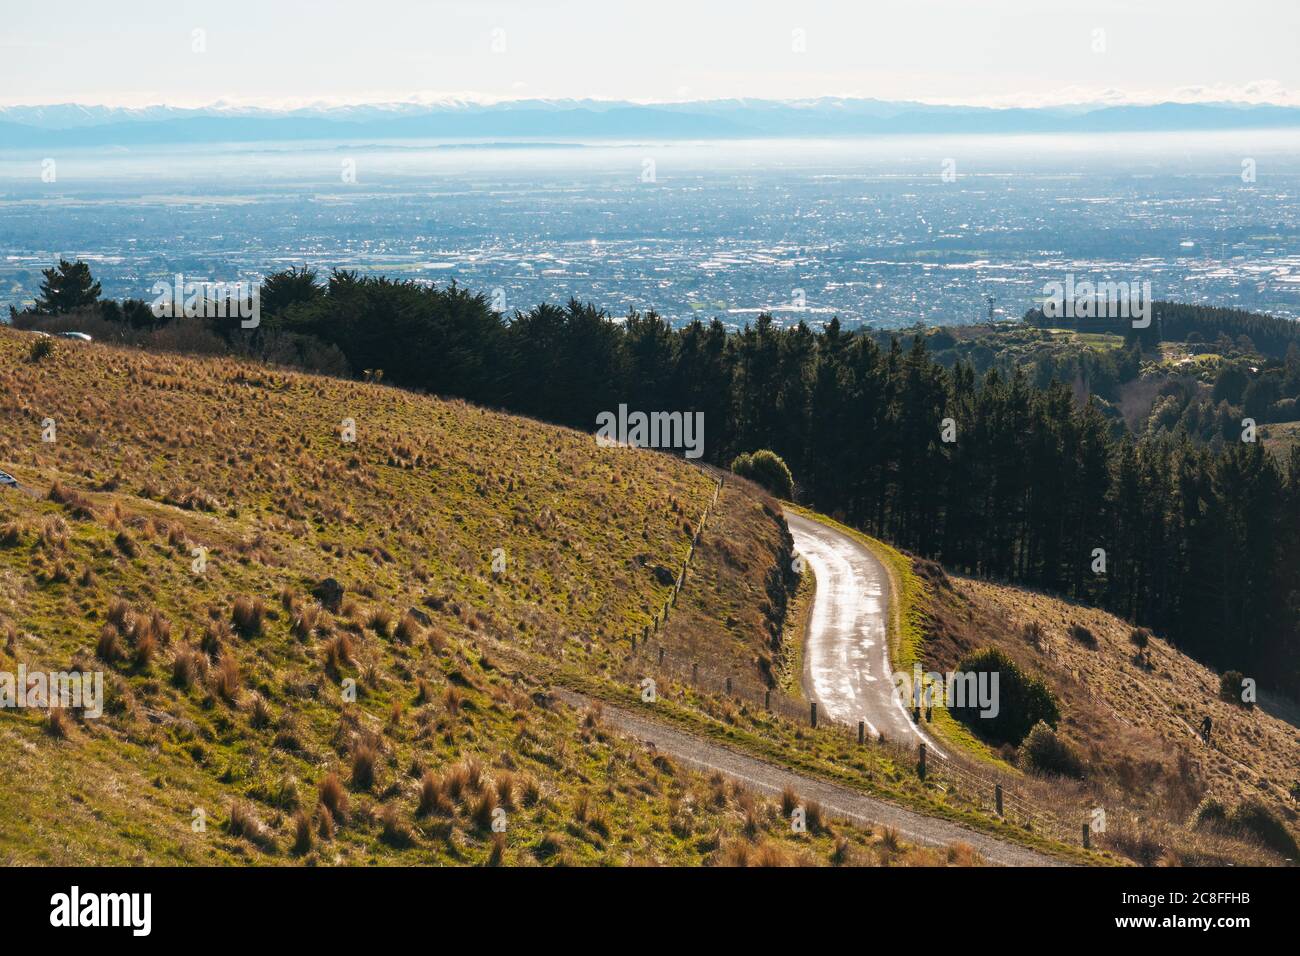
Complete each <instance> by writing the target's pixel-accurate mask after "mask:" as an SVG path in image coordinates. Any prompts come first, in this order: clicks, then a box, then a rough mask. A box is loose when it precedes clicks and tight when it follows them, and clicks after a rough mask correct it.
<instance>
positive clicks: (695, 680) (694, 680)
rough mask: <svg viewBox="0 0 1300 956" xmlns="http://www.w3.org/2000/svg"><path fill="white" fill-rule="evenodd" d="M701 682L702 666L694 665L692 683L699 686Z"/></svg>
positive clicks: (692, 666)
mask: <svg viewBox="0 0 1300 956" xmlns="http://www.w3.org/2000/svg"><path fill="white" fill-rule="evenodd" d="M699 682H700V665H699V664H692V665H691V683H692V684H698V683H699Z"/></svg>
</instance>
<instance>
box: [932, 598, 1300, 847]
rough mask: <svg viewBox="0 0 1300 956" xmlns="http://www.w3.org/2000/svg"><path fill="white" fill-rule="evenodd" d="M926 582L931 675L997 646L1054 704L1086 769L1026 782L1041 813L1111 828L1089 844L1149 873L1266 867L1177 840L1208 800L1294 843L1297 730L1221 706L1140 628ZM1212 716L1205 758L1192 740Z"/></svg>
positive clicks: (1066, 607)
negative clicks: (1265, 815)
mask: <svg viewBox="0 0 1300 956" xmlns="http://www.w3.org/2000/svg"><path fill="white" fill-rule="evenodd" d="M950 580H951V585H950V586H945V585H944V584H943V583H942V582H940V581H938V580H934V581H932V582H931V586H932V590H933V595H932V600H931V608H930V611H931V614H930V622H929V635H928V644H927V658H926V663H927V666H930V667H932V668H933V669H936V670H946V669H949V668H950V667H952V666H954V664H955V663H956V661H957V660H958V659H960V657H961V655H962V654H963V653H965V652H966V651H967V650H969V649H971V648H974V647H979V646H986V645H993V646H996V647H998V648H1000V649H1001V650H1002V651H1004V652H1005V653H1007V654H1009V655H1010V656H1011V657H1013V658H1014V659H1015V660H1016V661H1017V663H1018V664H1019V665H1020V666H1021V667H1023V668H1026V669H1028V670H1029V671H1031V672H1032V673H1035V674H1037V675H1039V676H1041V677H1042V678H1043V679H1044V680H1045V681H1046V682H1047V683H1048V685H1049V686H1050V687H1051V689H1052V691H1053V693H1054V694H1056V696H1057V698H1058V700H1059V701H1060V706H1061V712H1062V722H1061V724H1060V726H1059V727H1058V733H1059V734H1060V736H1061V737H1062V738H1063V739H1064V740H1065V741H1066V742H1067V743H1068V744H1069V745H1070V746H1071V747H1072V748H1073V749H1075V750H1076V751H1077V752H1078V753H1080V754H1081V755H1082V756H1083V758H1084V760H1085V763H1086V767H1087V773H1086V779H1085V780H1084V781H1082V782H1081V783H1077V784H1075V783H1068V782H1065V781H1060V780H1053V781H1044V782H1041V783H1040V782H1037V781H1035V780H1033V779H1027V780H1026V781H1025V783H1024V785H1023V789H1025V790H1026V792H1028V793H1030V794H1031V795H1032V796H1033V797H1034V798H1035V799H1036V801H1037V802H1039V803H1040V805H1046V806H1053V807H1056V808H1058V809H1063V808H1067V807H1070V806H1073V807H1074V810H1073V811H1072V813H1070V815H1071V816H1072V817H1073V818H1075V819H1079V820H1082V819H1086V817H1087V814H1088V812H1089V811H1090V809H1091V808H1092V807H1097V806H1100V807H1102V808H1103V809H1105V810H1106V811H1107V816H1108V819H1110V820H1112V821H1115V820H1118V821H1131V820H1132V819H1133V818H1134V817H1135V816H1136V818H1137V819H1138V820H1139V821H1140V823H1138V824H1136V825H1133V824H1131V823H1128V822H1121V823H1120V824H1115V825H1112V826H1111V828H1110V830H1109V831H1108V833H1107V834H1106V835H1105V836H1103V837H1102V838H1101V839H1100V840H1099V842H1100V843H1101V844H1102V845H1105V846H1109V847H1111V848H1113V849H1115V850H1117V851H1118V852H1121V853H1123V854H1124V855H1127V856H1129V857H1130V858H1132V859H1134V860H1136V861H1138V862H1141V863H1144V864H1151V865H1154V864H1155V863H1157V862H1162V861H1163V862H1170V861H1183V862H1187V861H1202V862H1206V861H1214V862H1217V863H1223V862H1226V861H1236V862H1262V863H1267V862H1274V863H1276V862H1277V860H1276V858H1273V859H1272V860H1271V861H1270V859H1269V858H1268V856H1267V855H1266V854H1261V852H1260V850H1259V848H1258V847H1256V846H1252V845H1247V844H1243V843H1241V842H1237V843H1236V844H1233V843H1232V842H1231V841H1229V840H1226V839H1219V838H1214V839H1210V838H1209V837H1206V836H1205V835H1202V834H1195V833H1193V832H1192V831H1190V830H1189V829H1188V827H1187V825H1186V824H1187V823H1188V820H1189V818H1190V817H1191V814H1192V812H1193V810H1194V809H1195V807H1196V806H1197V804H1198V803H1199V802H1200V800H1201V799H1202V798H1203V797H1204V796H1205V795H1206V794H1213V795H1215V796H1217V797H1219V798H1220V799H1221V800H1223V801H1224V802H1225V803H1227V804H1229V805H1237V804H1240V803H1241V802H1243V801H1247V800H1251V799H1258V800H1261V801H1262V802H1263V803H1265V804H1266V805H1267V806H1269V807H1270V808H1271V809H1272V811H1273V812H1274V813H1276V814H1277V815H1278V816H1279V817H1280V818H1281V819H1282V820H1283V821H1285V822H1286V824H1287V825H1288V826H1289V827H1290V828H1291V830H1292V832H1293V833H1300V829H1298V827H1297V824H1298V823H1300V818H1298V816H1297V808H1296V801H1295V798H1294V797H1292V796H1291V795H1290V794H1289V793H1288V792H1287V790H1288V788H1289V787H1290V786H1292V785H1294V783H1295V782H1297V781H1300V747H1298V746H1297V745H1296V734H1297V731H1296V728H1295V726H1293V725H1292V724H1290V723H1287V722H1286V721H1284V720H1280V719H1278V718H1277V717H1274V716H1272V715H1270V714H1269V713H1267V712H1266V711H1265V710H1264V709H1263V708H1261V707H1256V708H1254V709H1250V710H1248V709H1246V708H1242V707H1237V706H1234V705H1232V704H1229V703H1225V702H1224V701H1222V700H1220V699H1219V676H1218V675H1217V674H1215V673H1214V672H1213V671H1211V670H1209V669H1208V668H1206V667H1204V666H1202V665H1200V664H1198V663H1196V662H1195V661H1193V660H1191V659H1190V658H1188V657H1187V656H1185V655H1183V654H1181V653H1179V652H1178V651H1177V650H1176V649H1174V648H1173V647H1172V646H1170V645H1169V644H1168V643H1167V642H1166V641H1165V640H1163V639H1162V638H1161V637H1159V636H1157V635H1152V634H1151V633H1150V632H1149V631H1148V630H1146V629H1139V628H1134V627H1133V626H1132V625H1131V624H1129V623H1127V622H1125V621H1123V620H1121V619H1119V618H1117V617H1115V616H1113V615H1110V614H1107V613H1105V612H1102V611H1097V610H1094V609H1091V608H1087V607H1083V606H1080V605H1076V604H1072V603H1070V602H1067V601H1063V600H1060V599H1057V598H1053V597H1049V596H1046V595H1042V594H1038V593H1034V592H1030V591H1026V590H1022V589H1018V588H1011V587H1005V586H1001V585H997V584H992V583H989V582H984V581H978V580H973V579H966V578H959V577H952V578H950ZM1206 715H1209V716H1210V717H1211V718H1212V720H1213V726H1214V733H1213V736H1212V739H1211V743H1210V745H1209V746H1207V745H1206V744H1205V743H1203V742H1202V741H1201V739H1200V737H1199V734H1198V733H1197V730H1198V729H1199V727H1200V724H1201V720H1202V718H1203V717H1205V716H1206Z"/></svg>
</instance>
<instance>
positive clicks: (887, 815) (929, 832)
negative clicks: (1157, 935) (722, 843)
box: [554, 688, 1063, 866]
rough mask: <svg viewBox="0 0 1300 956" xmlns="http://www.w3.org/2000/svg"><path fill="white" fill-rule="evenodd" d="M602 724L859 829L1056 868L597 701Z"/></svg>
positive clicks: (1010, 846) (572, 698) (575, 699)
mask: <svg viewBox="0 0 1300 956" xmlns="http://www.w3.org/2000/svg"><path fill="white" fill-rule="evenodd" d="M554 693H555V696H556V697H558V698H560V699H561V700H563V701H564V702H565V703H566V704H568V705H569V706H571V707H580V708H581V707H590V706H593V705H595V704H596V703H597V702H596V701H593V700H591V699H590V698H588V697H585V696H584V695H582V694H578V693H576V692H574V691H570V690H567V689H562V688H556V689H555V691H554ZM600 708H601V710H600V714H601V716H600V719H601V722H602V723H604V724H606V725H607V726H610V727H612V728H613V729H615V730H617V731H619V732H620V733H622V734H625V735H626V736H629V737H634V738H636V739H638V740H640V741H642V742H643V743H646V744H649V745H650V746H652V747H654V749H655V751H656V752H657V753H663V754H666V755H668V756H669V757H672V758H673V759H674V760H677V761H678V762H680V763H683V764H686V765H687V766H690V767H692V768H694V769H696V770H700V771H704V772H706V773H709V772H713V771H717V772H718V773H721V774H723V775H724V776H726V777H730V778H731V779H732V780H734V781H736V782H737V783H738V784H740V785H741V786H743V787H745V788H746V789H748V790H751V791H753V792H755V793H760V794H763V795H766V796H775V795H778V794H780V793H781V792H782V791H783V790H784V789H785V788H786V787H790V788H792V789H793V790H794V792H795V793H797V794H798V795H799V796H800V797H801V798H802V799H803V800H815V801H817V802H818V803H820V804H821V806H822V809H823V810H824V811H825V812H826V813H827V814H828V815H829V816H830V817H833V818H838V819H841V820H846V821H848V822H850V823H853V824H856V825H858V826H862V825H864V824H874V825H876V826H887V827H890V828H892V829H894V830H896V831H898V834H899V836H901V837H902V838H903V839H904V840H906V841H908V842H910V843H914V844H917V845H921V846H937V847H947V846H951V845H952V844H954V843H968V844H970V845H971V846H972V847H974V848H975V849H976V850H977V851H978V852H979V854H980V856H982V857H983V858H984V860H985V862H986V863H990V864H993V865H995V866H1061V865H1063V864H1062V863H1061V862H1060V861H1059V860H1055V859H1053V858H1052V857H1050V856H1047V855H1045V854H1043V853H1038V852H1036V851H1034V850H1030V849H1028V848H1027V847H1022V846H1018V845H1017V844H1014V843H1004V842H1002V841H1001V840H998V839H997V838H995V837H993V836H990V835H989V834H986V833H981V832H979V831H978V830H969V829H967V828H966V827H963V826H960V825H959V824H956V823H952V822H950V821H948V820H941V819H938V818H936V817H927V816H925V815H923V814H920V813H916V812H915V811H912V810H907V809H904V808H903V807H900V806H896V805H894V804H892V803H888V802H886V801H884V800H879V799H877V798H875V797H869V796H867V795H866V794H864V793H860V792H858V791H857V790H853V789H851V788H850V787H845V786H841V785H839V784H834V783H829V782H827V781H825V780H818V779H817V778H815V777H809V776H805V775H804V774H799V773H795V772H793V771H791V770H786V769H784V768H782V767H778V766H776V765H775V764H770V763H768V762H767V761H765V760H759V759H758V758H757V757H751V756H749V755H748V754H743V753H740V752H738V751H735V750H732V749H731V748H729V747H724V746H723V745H722V744H718V743H714V742H712V741H710V740H705V739H703V738H701V737H697V736H695V735H694V734H689V733H686V732H685V731H682V730H678V729H677V728H675V727H670V726H668V725H667V724H663V723H660V722H658V721H656V720H655V719H654V718H653V715H652V714H650V713H648V712H642V711H641V710H631V709H627V708H623V707H614V706H611V705H609V704H606V703H603V702H601V703H600Z"/></svg>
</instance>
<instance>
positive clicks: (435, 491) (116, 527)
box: [0, 330, 975, 864]
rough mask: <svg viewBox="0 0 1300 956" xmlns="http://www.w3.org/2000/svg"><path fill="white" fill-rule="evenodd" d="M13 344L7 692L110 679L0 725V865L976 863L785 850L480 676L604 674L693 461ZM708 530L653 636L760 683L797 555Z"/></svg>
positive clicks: (686, 520) (381, 400)
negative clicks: (528, 662) (18, 680)
mask: <svg viewBox="0 0 1300 956" xmlns="http://www.w3.org/2000/svg"><path fill="white" fill-rule="evenodd" d="M31 343H32V338H31V337H30V336H27V335H23V334H19V333H16V332H12V331H8V330H0V375H2V376H3V382H2V383H0V468H3V469H4V470H6V471H9V472H10V473H12V474H14V475H15V476H16V477H17V478H18V479H19V481H20V482H21V483H22V485H23V486H24V487H23V489H22V490H16V489H11V488H10V489H0V671H8V672H13V671H15V670H16V668H17V667H18V665H19V664H20V663H21V664H24V665H25V666H26V667H27V668H28V670H29V672H30V671H32V670H36V669H58V670H62V669H69V668H75V669H78V670H87V671H94V670H101V671H104V672H105V683H106V697H107V703H106V712H105V714H104V716H103V717H101V718H98V719H91V718H84V717H80V716H74V717H73V718H71V719H68V718H66V717H64V716H63V712H61V711H54V712H52V713H46V712H44V711H41V710H32V709H5V710H3V711H0V753H2V754H3V756H4V759H3V760H0V792H3V793H4V795H5V799H4V801H3V802H2V804H0V861H3V862H5V863H9V864H14V863H64V864H78V863H87V862H89V863H105V864H107V863H133V864H156V863H209V864H212V863H216V864H220V863H254V862H256V863H297V862H306V863H319V864H332V863H345V864H347V863H353V864H356V863H376V862H377V863H461V864H481V863H506V864H533V863H557V862H571V863H595V862H600V863H633V862H662V863H686V864H692V863H723V864H734V863H768V864H772V863H788V862H809V863H832V862H833V863H866V864H872V863H880V864H891V863H945V862H949V861H951V862H958V863H962V862H975V860H974V858H973V857H972V856H971V854H969V853H968V852H965V851H963V850H961V849H958V850H956V851H954V852H953V853H951V854H945V853H942V852H936V851H930V850H920V849H916V848H911V847H908V846H906V845H903V844H901V843H899V841H898V840H897V839H896V837H895V836H894V835H893V834H890V833H886V832H874V833H873V832H868V831H863V830H858V829H848V828H841V827H838V826H836V827H834V828H832V827H830V826H819V827H815V828H813V829H814V830H815V832H813V833H810V834H805V835H803V836H795V835H793V834H791V833H790V832H789V829H790V828H789V825H788V823H787V822H786V820H785V819H784V818H783V817H782V816H781V811H780V809H779V806H778V805H776V804H774V803H773V802H771V801H764V800H761V799H758V798H756V797H754V796H752V795H751V794H749V793H746V792H743V791H739V790H737V789H736V788H735V787H733V786H731V785H730V784H727V783H725V782H724V781H722V780H721V779H717V778H715V779H708V778H705V777H703V776H701V775H699V774H697V773H693V772H688V771H686V770H684V769H681V768H678V767H675V766H674V765H673V763H672V762H671V761H670V760H668V759H666V758H664V757H655V756H654V755H653V754H651V753H648V752H647V751H645V750H644V749H643V748H641V747H639V746H636V745H633V744H631V743H629V742H627V741H625V740H622V739H620V738H618V737H616V736H614V735H611V734H609V733H607V732H606V731H605V730H604V729H603V728H602V726H601V722H600V718H599V715H598V714H596V713H585V714H584V713H578V712H575V711H573V710H571V709H569V708H567V707H564V706H562V705H560V704H557V703H555V702H554V701H553V699H552V697H551V696H550V695H549V694H548V693H547V687H546V686H545V685H544V684H543V683H541V682H540V681H539V680H538V679H537V678H535V677H533V676H531V675H530V673H529V672H528V671H527V670H526V669H523V668H520V667H518V666H517V665H516V664H513V663H511V664H507V663H506V661H507V659H509V660H511V661H513V660H515V659H516V658H515V657H513V656H511V657H509V658H507V657H503V656H500V655H498V656H495V657H494V655H493V652H492V650H491V648H492V647H494V646H502V645H510V646H512V647H515V648H518V649H521V650H523V651H525V652H535V653H536V654H538V655H539V656H545V657H546V658H547V659H548V660H553V661H558V662H562V664H563V666H564V667H566V668H570V669H573V670H577V671H579V672H582V673H588V674H592V675H599V674H600V673H601V672H602V671H604V670H605V669H606V668H607V667H608V666H609V662H610V661H611V660H613V659H616V658H617V656H618V652H621V648H622V647H623V646H624V645H625V643H626V637H627V635H628V634H630V633H632V632H636V631H640V629H641V628H642V627H644V626H645V625H646V624H648V623H649V622H650V621H651V619H652V617H653V615H654V614H655V613H656V612H657V611H658V610H659V609H661V608H662V606H663V604H664V602H665V600H666V599H667V596H668V594H669V593H670V591H671V588H670V586H668V585H666V584H665V583H663V581H662V575H658V576H657V575H656V573H655V572H656V569H657V568H668V569H677V568H679V567H680V565H681V562H682V561H683V559H684V558H685V556H686V553H687V550H688V548H689V545H690V540H691V535H692V533H693V530H694V522H696V521H697V518H698V516H699V515H700V514H701V513H702V512H703V510H704V508H705V506H706V504H708V502H709V500H710V499H711V497H712V495H713V491H714V481H713V479H712V478H710V477H709V476H707V475H706V474H704V473H702V472H700V471H698V470H697V469H694V468H692V467H689V466H688V465H686V464H684V463H682V462H679V461H676V460H674V459H671V458H668V457H666V456H662V455H657V454H653V453H648V452H640V451H633V450H628V449H599V448H597V447H596V445H595V443H594V442H593V441H592V439H591V437H590V436H589V435H584V434H580V433H577V432H572V431H568V430H565V429H559V428H553V427H549V426H543V425H540V424H538V423H535V422H531V421H526V420H522V419H519V418H513V417H509V416H506V415H501V414H497V413H493V412H491V411H487V410H484V409H480V408H475V407H471V406H469V405H466V404H464V403H460V402H446V401H439V400H436V399H433V398H428V397H423V396H418V395H413V394H410V393H406V392H402V391H399V390H396V389H390V388H385V387H382V386H379V385H374V384H357V383H348V382H342V381H336V380H330V379H322V378H315V377H311V376H305V375H299V374H293V373H288V372H282V371H277V370H272V369H268V368H266V367H261V366H254V365H246V364H240V363H237V362H233V361H223V360H190V359H182V358H174V357H167V356H159V355H148V354H143V353H137V352H132V351H125V350H115V349H110V348H105V347H100V346H81V345H75V344H72V343H64V342H56V343H54V351H53V353H52V354H50V355H48V356H45V357H44V358H41V359H40V360H39V361H32V360H31V357H30V355H29V349H30V347H31ZM47 418H51V419H53V420H54V425H55V434H54V436H53V437H54V438H55V441H53V442H45V441H43V440H42V422H43V420H45V419H47ZM344 419H351V420H352V422H353V423H354V424H355V436H356V440H355V442H346V441H344V440H343V433H344ZM722 505H723V506H722V507H721V508H720V509H719V513H718V516H717V517H716V518H715V519H714V520H715V522H716V528H717V532H718V533H717V534H716V535H714V534H706V535H705V537H704V538H703V539H702V541H701V545H700V546H699V547H698V548H697V549H696V553H695V557H694V558H693V560H692V564H691V571H690V578H689V581H690V583H689V585H688V587H687V588H686V589H685V590H683V592H682V596H681V599H680V600H679V603H678V609H677V610H676V611H675V616H674V619H673V623H672V624H670V625H669V630H668V632H667V634H668V636H669V637H672V639H674V640H676V641H679V642H681V643H682V644H685V645H688V646H697V647H700V648H703V647H708V648H710V649H712V650H713V651H714V652H715V653H716V654H717V655H719V657H720V658H722V659H727V658H734V660H735V662H736V666H737V667H742V666H743V667H747V668H753V669H754V670H755V671H758V670H761V668H762V666H763V663H762V659H763V657H764V655H767V654H770V640H771V633H772V628H773V627H776V628H778V632H779V624H780V620H781V612H782V610H783V608H782V607H780V606H779V605H780V604H781V600H780V599H779V595H778V596H775V597H774V596H773V592H772V583H773V573H774V568H776V566H777V561H778V559H779V558H780V557H781V556H782V555H783V554H784V553H785V551H786V549H787V548H788V543H787V541H786V539H785V536H784V532H783V529H782V528H781V526H780V524H779V523H778V522H777V521H776V520H775V518H774V515H773V514H772V513H771V510H770V508H769V507H767V506H766V505H765V504H764V503H763V502H762V501H759V500H757V499H751V498H749V497H748V496H747V495H746V494H745V493H744V492H743V490H737V489H731V490H729V491H728V492H727V493H726V496H725V501H724V502H723V503H722ZM195 549H203V551H201V552H197V553H196V550H195ZM498 549H499V550H498ZM197 555H201V556H202V558H203V560H204V562H205V566H204V567H203V568H202V570H201V571H200V570H198V569H197V568H196V560H198V557H197ZM329 578H333V579H335V580H336V581H337V582H338V584H340V585H341V587H342V589H343V591H342V595H341V597H340V598H339V599H338V600H337V601H336V602H335V601H333V600H332V598H334V597H335V595H331V594H330V593H329V592H328V590H323V589H322V585H323V584H324V582H326V580H327V579H329ZM498 809H500V810H504V811H505V814H506V816H505V819H506V829H505V832H503V833H499V834H498V833H495V832H494V831H493V829H492V823H493V820H494V811H496V810H498ZM497 816H499V814H498V815H497Z"/></svg>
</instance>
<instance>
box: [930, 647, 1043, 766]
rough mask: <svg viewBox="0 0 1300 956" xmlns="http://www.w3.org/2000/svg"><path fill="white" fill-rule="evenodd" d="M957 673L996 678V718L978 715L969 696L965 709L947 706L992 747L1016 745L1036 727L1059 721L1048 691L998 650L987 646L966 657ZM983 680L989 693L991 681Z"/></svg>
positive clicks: (1039, 681)
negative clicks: (990, 675)
mask: <svg viewBox="0 0 1300 956" xmlns="http://www.w3.org/2000/svg"><path fill="white" fill-rule="evenodd" d="M957 670H958V672H959V673H960V674H977V675H979V674H986V673H987V674H994V673H996V674H997V675H998V678H997V680H998V683H997V696H996V698H995V701H996V704H997V713H996V714H995V715H993V716H989V717H985V716H981V707H980V705H979V702H978V701H976V700H970V699H969V697H970V694H969V693H968V694H967V695H966V696H967V698H968V699H967V700H965V701H964V706H956V703H957V702H954V706H951V707H950V711H951V713H952V715H953V716H954V717H956V718H957V719H958V720H960V721H961V722H962V723H964V724H966V725H967V726H968V727H970V728H971V729H972V730H974V731H975V732H976V733H977V734H979V736H980V737H982V738H984V739H985V740H988V741H990V742H992V743H994V744H1001V743H1010V744H1013V745H1014V744H1019V743H1020V742H1021V741H1022V740H1024V739H1025V736H1026V735H1027V734H1028V733H1029V731H1030V729H1031V728H1032V727H1033V726H1034V725H1035V724H1037V723H1039V722H1043V723H1047V724H1050V725H1052V726H1056V723H1057V721H1059V720H1060V719H1061V711H1060V708H1059V707H1058V706H1057V703H1056V697H1055V696H1054V695H1053V694H1052V691H1051V689H1050V688H1049V687H1048V686H1047V685H1046V684H1044V683H1043V682H1042V681H1041V680H1039V679H1038V678H1037V677H1034V676H1033V675H1032V674H1028V673H1026V672H1025V671H1024V670H1022V669H1021V667H1020V665H1018V664H1017V663H1016V662H1015V661H1013V660H1012V659H1011V658H1010V657H1008V656H1007V655H1006V654H1004V653H1003V652H1002V651H1000V650H998V649H997V648H994V647H986V648H982V649H980V650H978V651H975V652H973V653H971V654H967V655H966V656H965V657H963V658H962V659H961V661H960V663H958V665H957ZM958 679H960V678H958ZM986 680H988V683H987V685H986V686H987V687H988V689H989V690H992V689H993V685H992V680H991V679H987V678H986Z"/></svg>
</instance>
